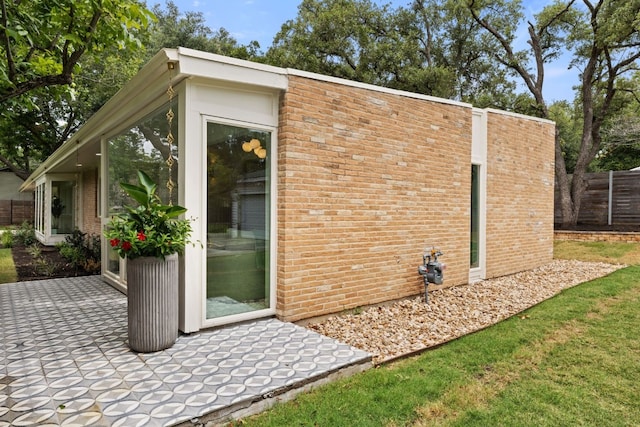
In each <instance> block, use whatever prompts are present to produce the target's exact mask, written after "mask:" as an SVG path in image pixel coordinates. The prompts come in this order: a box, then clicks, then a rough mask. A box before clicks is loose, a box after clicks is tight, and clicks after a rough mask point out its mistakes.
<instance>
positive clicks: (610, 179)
mask: <svg viewBox="0 0 640 427" xmlns="http://www.w3.org/2000/svg"><path fill="white" fill-rule="evenodd" d="M612 211H613V171H609V217H608V223H607V224H608V225H611V222H612V221H611V220H612V218H611V217H612V216H613V215H612Z"/></svg>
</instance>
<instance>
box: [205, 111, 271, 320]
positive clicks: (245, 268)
mask: <svg viewBox="0 0 640 427" xmlns="http://www.w3.org/2000/svg"><path fill="white" fill-rule="evenodd" d="M270 150H271V134H270V133H269V132H265V131H261V130H253V129H249V128H243V127H237V126H230V125H224V124H218V123H208V124H207V290H206V298H207V319H211V318H215V317H223V316H229V315H234V314H239V313H245V312H249V311H255V310H261V309H267V308H269V295H270V292H269V286H270V283H269V256H270V255H269V241H270V230H269V228H270V227H269V211H270V194H269V187H270V184H269V182H270V167H269V158H270V155H271V152H270Z"/></svg>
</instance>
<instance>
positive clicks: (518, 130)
mask: <svg viewBox="0 0 640 427" xmlns="http://www.w3.org/2000/svg"><path fill="white" fill-rule="evenodd" d="M554 135H555V126H554V124H553V123H551V122H545V121H540V120H534V119H531V118H526V117H521V116H516V115H510V114H501V113H497V112H493V111H489V112H488V117H487V229H486V232H487V246H486V252H487V278H492V277H498V276H504V275H507V274H512V273H515V272H518V271H524V270H529V269H531V268H534V267H536V266H538V265H542V264H545V263H548V262H550V261H551V260H552V259H553V185H554V158H555V157H554Z"/></svg>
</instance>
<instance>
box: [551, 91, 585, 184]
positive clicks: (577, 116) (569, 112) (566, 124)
mask: <svg viewBox="0 0 640 427" xmlns="http://www.w3.org/2000/svg"><path fill="white" fill-rule="evenodd" d="M549 118H550V119H551V120H553V121H554V122H556V131H557V133H558V139H559V141H558V142H559V144H560V146H561V148H562V157H564V161H565V166H566V170H567V173H569V174H570V173H573V170H574V169H575V166H576V162H577V160H578V154H579V152H580V141H581V137H582V113H581V111H580V110H579V109H578V108H576V107H575V106H572V105H570V104H569V103H568V102H565V101H561V102H555V103H553V104H552V105H551V106H550V107H549Z"/></svg>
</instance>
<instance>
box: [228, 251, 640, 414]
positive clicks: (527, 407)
mask: <svg viewBox="0 0 640 427" xmlns="http://www.w3.org/2000/svg"><path fill="white" fill-rule="evenodd" d="M566 248H570V250H571V251H574V250H576V248H579V249H580V251H581V252H582V253H583V256H586V255H588V257H587V258H588V259H594V258H598V259H599V260H602V259H606V260H609V261H616V260H619V259H621V258H624V257H626V258H627V259H631V260H633V259H634V258H633V257H634V256H637V255H638V254H640V245H631V246H627V244H599V245H592V244H576V243H573V242H572V244H571V245H564V244H562V245H557V246H556V256H557V257H559V258H564V257H565V256H566V253H565V252H564V251H565V249H566ZM585 254H586V255H585ZM634 254H635V255H634ZM637 259H639V260H640V258H637ZM627 263H628V261H627ZM635 264H638V262H635ZM639 303H640V265H634V266H631V267H628V268H625V269H622V270H619V271H617V272H615V273H613V274H611V275H610V276H607V277H604V278H601V279H598V280H594V281H592V282H588V283H585V284H583V285H580V286H576V287H574V288H570V289H567V290H565V291H564V292H562V293H561V294H560V295H558V296H556V297H554V298H552V299H550V300H547V301H545V302H543V303H542V304H539V305H537V306H535V307H533V308H531V309H529V310H527V311H526V312H524V313H521V314H520V315H518V316H514V317H512V318H510V319H508V320H506V321H504V322H501V323H499V324H497V325H495V326H493V327H491V328H488V329H485V330H483V331H480V332H478V333H475V334H471V335H468V336H465V337H463V338H461V339H458V340H456V341H453V342H451V343H449V344H446V345H444V346H442V347H439V348H437V349H434V350H431V351H427V352H425V353H423V354H422V355H420V356H417V357H413V358H410V359H406V360H403V361H400V362H396V363H392V364H389V365H386V366H380V367H378V368H376V369H370V370H368V371H366V372H364V373H362V374H359V375H356V376H353V377H351V378H348V379H344V380H340V381H337V382H334V383H331V384H329V385H326V386H324V387H321V388H319V389H317V390H315V391H313V392H310V393H305V394H303V395H301V396H299V397H298V398H297V399H295V400H294V401H291V402H288V403H285V404H280V405H277V406H276V407H275V408H273V409H272V410H269V411H266V412H264V413H262V414H260V415H258V416H255V417H251V418H247V419H244V420H242V421H239V422H238V423H237V424H238V425H240V424H241V425H247V426H283V425H287V426H405V425H415V426H559V425H563V426H564V425H586V426H631V425H638V420H640V403H639V402H640V387H638V386H637V385H638V383H640V334H638V333H637V330H638V329H637V328H638V326H637V325H638V324H640V310H639V309H638V307H640V304H639Z"/></svg>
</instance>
